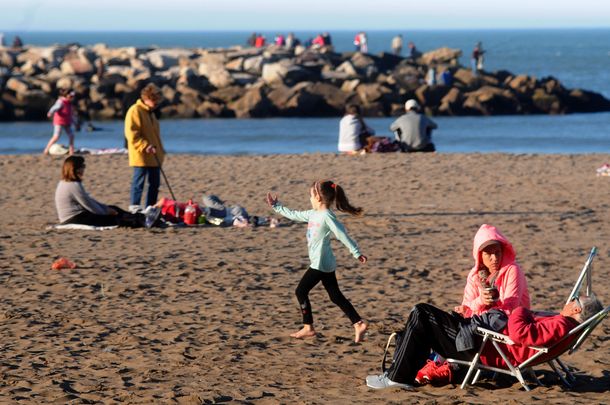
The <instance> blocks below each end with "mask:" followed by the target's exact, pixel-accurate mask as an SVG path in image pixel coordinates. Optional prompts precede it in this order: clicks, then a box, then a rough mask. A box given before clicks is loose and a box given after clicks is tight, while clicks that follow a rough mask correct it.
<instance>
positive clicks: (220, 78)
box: [198, 62, 234, 89]
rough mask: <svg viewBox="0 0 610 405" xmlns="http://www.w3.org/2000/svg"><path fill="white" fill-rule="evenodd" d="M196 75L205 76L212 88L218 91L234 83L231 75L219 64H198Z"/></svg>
mask: <svg viewBox="0 0 610 405" xmlns="http://www.w3.org/2000/svg"><path fill="white" fill-rule="evenodd" d="M198 73H199V74H200V75H202V76H205V77H206V78H207V79H208V80H209V82H210V83H211V84H212V85H213V86H214V87H216V88H219V89H220V88H223V87H228V86H231V85H232V84H233V83H234V81H233V77H232V76H231V73H229V71H228V70H227V69H226V68H225V67H224V65H223V64H220V63H208V62H202V63H199V67H198Z"/></svg>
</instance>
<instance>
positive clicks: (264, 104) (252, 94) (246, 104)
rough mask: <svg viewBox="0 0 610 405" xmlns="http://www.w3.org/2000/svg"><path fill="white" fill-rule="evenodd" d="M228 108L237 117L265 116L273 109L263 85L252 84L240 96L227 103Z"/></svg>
mask: <svg viewBox="0 0 610 405" xmlns="http://www.w3.org/2000/svg"><path fill="white" fill-rule="evenodd" d="M228 108H229V109H231V110H233V111H234V112H235V116H236V117H237V118H254V117H267V116H269V115H271V113H272V111H273V104H272V103H271V101H269V99H268V98H267V95H266V94H265V89H264V87H263V86H252V87H251V88H249V89H248V90H246V92H245V93H244V95H243V96H242V97H241V98H239V99H238V100H236V101H233V102H231V103H229V105H228Z"/></svg>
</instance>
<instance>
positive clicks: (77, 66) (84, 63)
mask: <svg viewBox="0 0 610 405" xmlns="http://www.w3.org/2000/svg"><path fill="white" fill-rule="evenodd" d="M60 69H61V71H62V73H63V74H66V75H91V74H93V73H94V71H95V70H94V67H93V64H92V63H91V61H90V60H89V59H88V58H87V57H86V56H85V55H84V54H83V53H81V52H70V53H68V54H67V55H66V56H65V57H64V61H63V62H62V63H61V65H60Z"/></svg>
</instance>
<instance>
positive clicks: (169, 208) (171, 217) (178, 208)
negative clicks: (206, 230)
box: [161, 198, 203, 224]
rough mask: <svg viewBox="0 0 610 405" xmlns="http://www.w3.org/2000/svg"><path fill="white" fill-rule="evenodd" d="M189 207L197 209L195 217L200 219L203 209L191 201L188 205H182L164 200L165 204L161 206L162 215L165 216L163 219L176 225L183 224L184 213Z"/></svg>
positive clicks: (167, 199)
mask: <svg viewBox="0 0 610 405" xmlns="http://www.w3.org/2000/svg"><path fill="white" fill-rule="evenodd" d="M187 205H192V206H193V207H195V215H196V217H197V218H199V217H200V216H201V214H202V213H203V212H202V211H201V208H199V205H197V204H195V203H192V202H191V201H189V202H188V203H181V202H178V201H174V200H171V199H169V198H164V199H163V204H162V205H161V215H163V219H165V220H166V221H169V222H171V223H174V224H177V223H179V222H183V221H184V211H185V210H186V207H187Z"/></svg>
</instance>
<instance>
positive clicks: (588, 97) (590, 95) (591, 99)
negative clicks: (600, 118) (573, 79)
mask: <svg viewBox="0 0 610 405" xmlns="http://www.w3.org/2000/svg"><path fill="white" fill-rule="evenodd" d="M565 102H566V104H567V109H568V112H601V111H610V100H608V99H606V98H605V97H604V96H602V95H601V94H599V93H595V92H592V91H587V90H581V89H574V90H572V91H570V92H569V94H568V97H567V98H566V100H565Z"/></svg>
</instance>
